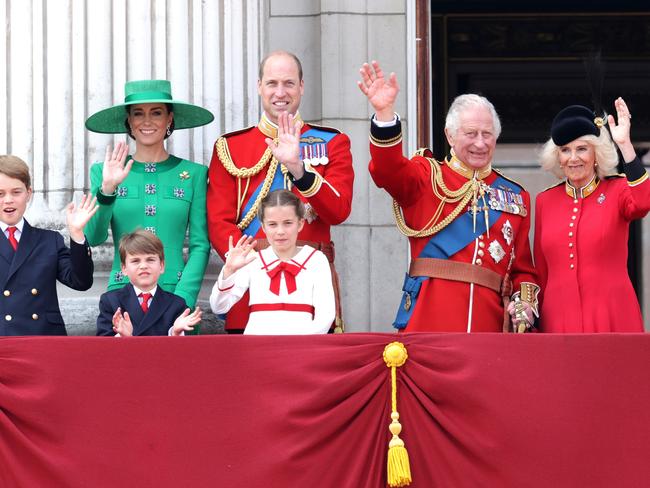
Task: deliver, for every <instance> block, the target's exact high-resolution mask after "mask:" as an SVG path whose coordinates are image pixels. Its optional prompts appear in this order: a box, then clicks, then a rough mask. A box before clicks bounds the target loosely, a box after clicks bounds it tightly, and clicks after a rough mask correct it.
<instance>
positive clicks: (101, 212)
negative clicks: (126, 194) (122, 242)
mask: <svg viewBox="0 0 650 488" xmlns="http://www.w3.org/2000/svg"><path fill="white" fill-rule="evenodd" d="M103 168H104V163H95V164H93V165H92V167H91V168H90V193H91V194H92V195H97V203H98V204H99V209H98V210H97V212H96V213H95V215H93V216H92V218H91V219H90V221H89V222H88V224H86V228H85V229H84V233H85V234H86V239H88V244H90V245H91V246H98V245H99V244H101V243H103V242H105V241H106V239H108V228H109V226H110V224H111V218H112V217H113V206H114V205H115V199H116V197H115V195H104V194H103V193H102V192H101V191H100V188H101V185H102V170H103Z"/></svg>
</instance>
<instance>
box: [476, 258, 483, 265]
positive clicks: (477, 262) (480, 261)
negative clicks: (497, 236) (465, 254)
mask: <svg viewBox="0 0 650 488" xmlns="http://www.w3.org/2000/svg"><path fill="white" fill-rule="evenodd" d="M476 264H478V265H479V266H480V265H481V264H483V260H482V259H481V258H478V259H477V260H476Z"/></svg>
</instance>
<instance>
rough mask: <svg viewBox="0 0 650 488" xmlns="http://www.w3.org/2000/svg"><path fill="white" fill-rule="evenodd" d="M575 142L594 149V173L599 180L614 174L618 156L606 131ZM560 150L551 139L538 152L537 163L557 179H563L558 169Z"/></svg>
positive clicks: (560, 169)
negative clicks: (585, 144)
mask: <svg viewBox="0 0 650 488" xmlns="http://www.w3.org/2000/svg"><path fill="white" fill-rule="evenodd" d="M576 140H581V141H585V142H587V143H588V144H590V145H591V146H592V147H593V148H594V153H595V162H596V163H598V165H597V166H596V173H597V174H598V177H599V178H604V177H605V176H608V175H611V174H614V173H615V169H616V166H617V165H618V154H617V152H616V146H614V142H613V141H612V138H611V136H610V135H609V131H608V130H607V129H605V128H602V129H600V135H599V136H598V137H596V136H593V135H590V134H589V135H585V136H582V137H579V138H578V139H576ZM560 148H561V146H557V145H556V144H555V143H554V142H553V139H549V140H548V141H546V143H545V144H544V145H543V146H542V149H541V150H540V152H539V163H540V165H541V167H542V169H544V170H545V171H548V172H549V173H552V174H554V175H555V176H557V177H558V178H559V179H564V178H565V174H564V170H563V169H562V168H561V167H560Z"/></svg>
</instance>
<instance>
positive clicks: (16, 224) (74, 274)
mask: <svg viewBox="0 0 650 488" xmlns="http://www.w3.org/2000/svg"><path fill="white" fill-rule="evenodd" d="M31 197H32V184H31V178H30V176H29V167H28V166H27V164H26V163H25V162H24V161H23V160H22V159H20V158H18V157H16V156H11V155H7V156H0V231H1V232H0V233H1V234H2V236H0V286H1V287H2V288H0V290H1V295H0V335H3V336H17V335H67V333H66V330H65V324H64V323H63V317H61V310H60V309H59V298H58V296H57V293H56V282H57V280H58V281H60V282H61V283H63V284H64V285H66V286H69V287H70V288H73V289H75V290H82V291H83V290H87V289H89V288H90V287H91V286H92V284H93V260H92V256H91V253H90V247H88V243H87V242H86V238H85V236H84V233H83V229H84V227H85V226H86V223H87V222H88V221H89V220H90V217H92V216H93V215H94V214H95V212H96V211H97V208H98V206H97V204H96V200H97V199H96V198H92V199H91V198H90V197H89V196H88V195H84V197H83V198H82V199H81V203H80V204H79V206H75V204H74V202H73V203H70V204H69V205H68V206H67V208H66V221H67V225H68V230H69V231H70V248H69V249H68V248H67V247H66V245H65V244H64V243H63V236H62V235H61V234H59V233H58V232H55V231H52V230H46V229H38V228H36V227H32V226H31V225H29V223H28V222H27V221H26V220H25V218H24V214H25V210H26V209H27V203H28V202H29V200H30V199H31Z"/></svg>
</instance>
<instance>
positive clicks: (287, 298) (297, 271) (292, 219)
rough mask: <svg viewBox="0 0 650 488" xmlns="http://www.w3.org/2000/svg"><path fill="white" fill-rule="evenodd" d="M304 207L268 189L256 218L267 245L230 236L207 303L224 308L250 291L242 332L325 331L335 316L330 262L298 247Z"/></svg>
mask: <svg viewBox="0 0 650 488" xmlns="http://www.w3.org/2000/svg"><path fill="white" fill-rule="evenodd" d="M304 214H305V209H304V206H303V204H302V202H301V201H300V199H299V198H298V197H297V196H296V195H294V194H293V193H291V192H290V191H287V190H277V191H273V192H270V193H269V194H268V195H267V196H266V197H265V198H264V199H263V200H262V202H261V204H260V207H259V210H258V218H259V219H260V221H261V222H262V229H263V230H264V232H265V234H266V238H267V239H268V242H269V247H267V248H265V249H262V250H260V251H259V252H256V251H255V247H256V244H257V241H255V240H253V238H252V237H251V236H246V235H244V236H242V237H241V238H240V239H239V241H238V242H237V244H236V245H235V246H233V238H232V236H231V237H230V240H229V243H228V247H229V251H228V253H227V254H226V262H225V264H224V266H223V268H222V269H221V273H219V278H218V279H217V282H216V283H215V284H214V287H213V288H212V293H211V295H210V306H211V307H212V311H213V312H214V313H216V314H221V313H226V312H227V311H228V310H230V308H231V307H232V306H233V305H234V304H235V303H237V301H239V299H240V298H241V297H242V296H243V295H244V293H246V290H249V291H250V299H249V304H250V317H249V319H248V324H247V325H246V330H245V331H244V333H245V334H268V335H274V334H275V335H282V334H286V335H288V334H325V333H327V331H328V330H329V328H330V326H331V325H332V322H333V321H334V316H335V305H334V289H333V287H332V275H331V272H330V266H329V262H328V261H327V258H326V257H325V255H324V254H323V253H322V252H320V251H318V250H316V249H314V248H313V247H310V246H307V245H305V246H298V245H297V241H298V233H299V232H300V230H301V229H302V227H303V225H304V223H305V219H304Z"/></svg>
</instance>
